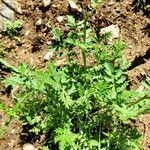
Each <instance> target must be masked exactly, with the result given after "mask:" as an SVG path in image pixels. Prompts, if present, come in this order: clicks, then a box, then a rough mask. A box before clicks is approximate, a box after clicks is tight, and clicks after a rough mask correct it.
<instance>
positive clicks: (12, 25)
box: [4, 20, 22, 38]
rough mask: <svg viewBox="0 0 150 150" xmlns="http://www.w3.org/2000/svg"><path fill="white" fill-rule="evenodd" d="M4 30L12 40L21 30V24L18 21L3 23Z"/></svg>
mask: <svg viewBox="0 0 150 150" xmlns="http://www.w3.org/2000/svg"><path fill="white" fill-rule="evenodd" d="M4 25H5V30H6V33H7V34H8V35H9V37H11V38H13V37H15V36H16V34H17V33H18V30H20V29H21V28H22V22H21V21H20V20H17V21H10V20H8V21H5V24H4Z"/></svg>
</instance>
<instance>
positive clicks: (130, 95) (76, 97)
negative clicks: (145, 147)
mask: <svg viewBox="0 0 150 150" xmlns="http://www.w3.org/2000/svg"><path fill="white" fill-rule="evenodd" d="M71 22H72V24H73V27H74V25H75V26H76V24H75V22H74V21H73V20H72V21H70V23H71ZM83 24H84V25H83V27H82V28H80V29H79V28H77V27H75V29H74V30H73V28H72V27H71V28H72V30H73V31H71V32H68V34H67V36H64V35H63V33H60V29H58V28H56V29H54V31H53V33H54V38H55V40H57V44H58V45H60V46H61V47H63V48H65V49H66V51H67V52H68V53H67V54H68V60H67V61H68V63H67V65H65V66H60V67H59V68H57V67H56V66H55V65H54V64H53V63H48V64H47V70H46V71H42V70H39V69H36V68H34V69H29V68H28V66H27V65H25V64H23V65H20V66H19V67H18V68H14V67H13V66H11V65H9V64H8V63H6V62H5V61H4V60H2V59H0V62H1V63H2V64H4V65H5V66H7V67H9V68H10V69H11V70H12V74H11V76H10V77H9V78H7V79H6V80H4V83H5V85H6V86H10V85H11V86H12V89H13V92H12V97H13V99H14V106H13V107H12V108H11V109H8V108H7V107H6V106H5V105H2V104H1V105H0V106H1V109H2V110H3V111H5V112H6V113H7V114H8V115H9V116H10V119H12V118H17V119H19V120H21V121H22V122H23V124H25V125H30V126H31V127H32V128H31V130H30V132H34V133H36V134H39V133H40V134H41V133H42V134H48V138H47V139H46V140H47V141H48V144H47V145H48V147H49V149H52V147H53V146H55V147H56V148H57V149H60V150H81V149H82V150H108V149H109V150H110V149H113V150H128V149H139V148H140V146H139V140H140V135H139V134H138V132H137V131H136V130H135V129H134V128H133V127H132V128H131V127H129V124H128V122H129V121H130V120H131V119H134V118H135V117H137V116H138V115H139V114H142V113H146V112H147V111H149V109H150V107H149V101H150V94H149V89H148V88H147V89H146V90H144V91H137V90H130V89H129V88H128V81H127V78H126V75H125V74H126V70H127V68H128V66H129V64H128V63H127V62H126V61H125V60H124V58H123V57H122V54H123V49H124V48H125V44H124V43H123V42H122V40H121V39H118V40H117V41H114V42H113V43H112V44H108V45H105V44H104V43H103V38H100V39H99V40H97V39H98V38H97V36H96V35H95V34H93V33H92V30H91V29H90V28H89V27H88V26H87V25H88V22H87V18H85V20H84V21H83ZM62 41H63V42H62ZM54 44H56V43H54ZM52 47H53V46H52ZM73 47H76V48H78V49H79V50H80V51H81V54H82V61H83V63H82V64H78V62H77V61H74V57H70V56H69V55H70V52H71V51H72V48H73ZM57 49H58V47H57V48H56V50H57ZM91 53H92V54H93V55H92V56H93V57H92V59H93V62H94V64H93V65H92V66H88V65H87V63H88V61H89V60H88V59H87V56H88V54H91ZM85 59H86V60H85ZM146 85H147V86H148V87H149V83H148V82H147V83H146ZM44 148H45V149H47V147H44ZM44 148H43V149H44Z"/></svg>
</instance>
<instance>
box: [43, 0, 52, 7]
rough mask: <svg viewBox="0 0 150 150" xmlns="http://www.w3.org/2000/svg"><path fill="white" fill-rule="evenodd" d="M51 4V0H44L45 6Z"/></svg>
mask: <svg viewBox="0 0 150 150" xmlns="http://www.w3.org/2000/svg"><path fill="white" fill-rule="evenodd" d="M50 4H51V0H43V5H44V7H47V6H49V5H50Z"/></svg>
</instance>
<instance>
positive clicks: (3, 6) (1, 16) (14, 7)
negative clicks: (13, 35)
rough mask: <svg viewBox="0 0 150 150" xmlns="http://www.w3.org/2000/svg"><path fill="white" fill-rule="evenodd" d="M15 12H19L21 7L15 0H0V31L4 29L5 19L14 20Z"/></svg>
mask: <svg viewBox="0 0 150 150" xmlns="http://www.w3.org/2000/svg"><path fill="white" fill-rule="evenodd" d="M15 12H16V13H19V14H21V8H20V7H19V5H18V4H17V2H16V1H15V0H0V31H3V30H4V22H5V21H6V20H11V21H14V20H15Z"/></svg>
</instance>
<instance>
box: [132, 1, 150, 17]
mask: <svg viewBox="0 0 150 150" xmlns="http://www.w3.org/2000/svg"><path fill="white" fill-rule="evenodd" d="M133 4H134V6H135V9H136V10H140V9H141V10H143V11H144V12H145V13H146V14H147V15H150V1H149V0H134V1H133Z"/></svg>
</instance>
